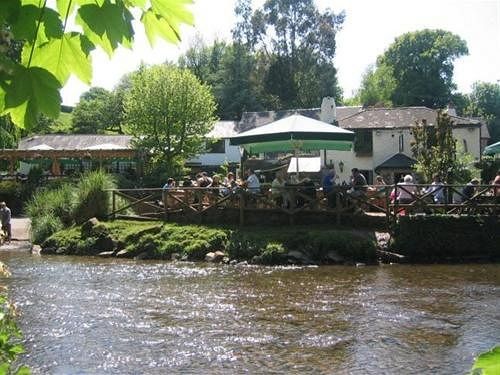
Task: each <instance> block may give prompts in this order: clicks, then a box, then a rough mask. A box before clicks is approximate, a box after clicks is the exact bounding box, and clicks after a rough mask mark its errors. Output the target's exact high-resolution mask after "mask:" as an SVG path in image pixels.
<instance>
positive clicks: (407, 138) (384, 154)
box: [320, 127, 481, 183]
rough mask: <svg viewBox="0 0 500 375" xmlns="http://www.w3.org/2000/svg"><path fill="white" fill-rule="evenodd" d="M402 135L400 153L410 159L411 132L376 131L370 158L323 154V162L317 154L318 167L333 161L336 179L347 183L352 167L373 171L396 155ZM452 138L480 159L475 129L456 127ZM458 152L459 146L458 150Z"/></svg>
mask: <svg viewBox="0 0 500 375" xmlns="http://www.w3.org/2000/svg"><path fill="white" fill-rule="evenodd" d="M400 136H403V150H402V153H403V154H405V155H407V156H409V157H413V154H412V152H411V143H412V142H413V141H414V138H413V132H412V129H380V130H374V131H373V155H372V156H356V154H355V153H354V151H326V160H325V158H324V153H323V152H321V153H320V155H321V165H325V164H326V165H329V164H330V162H333V164H334V166H335V170H336V172H337V175H338V176H339V180H338V181H337V183H342V181H346V182H349V177H350V175H351V169H352V168H358V169H362V170H374V169H375V168H376V167H377V166H379V165H380V164H382V163H383V162H384V161H385V160H387V159H388V158H390V157H391V156H393V155H394V154H397V153H399V152H400V149H399V139H400V138H399V137H400ZM453 136H454V138H455V139H456V140H457V145H462V144H463V140H464V139H465V140H466V142H467V149H468V152H469V153H470V154H471V155H472V156H474V157H475V158H477V159H478V158H479V157H480V153H481V151H480V132H479V128H478V127H477V128H456V129H454V130H453ZM458 149H459V150H460V149H461V148H460V147H459V148H458ZM340 161H342V162H343V163H344V171H343V172H340V168H339V162H340Z"/></svg>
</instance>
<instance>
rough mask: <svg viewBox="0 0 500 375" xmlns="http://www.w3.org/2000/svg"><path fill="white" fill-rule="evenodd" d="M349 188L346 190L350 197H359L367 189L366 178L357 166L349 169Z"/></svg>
mask: <svg viewBox="0 0 500 375" xmlns="http://www.w3.org/2000/svg"><path fill="white" fill-rule="evenodd" d="M351 173H352V175H351V189H350V190H349V191H348V193H349V195H350V196H351V197H361V196H363V195H364V194H365V192H366V189H367V186H366V185H367V183H366V178H365V176H363V174H362V173H361V172H360V171H359V169H358V168H353V169H351Z"/></svg>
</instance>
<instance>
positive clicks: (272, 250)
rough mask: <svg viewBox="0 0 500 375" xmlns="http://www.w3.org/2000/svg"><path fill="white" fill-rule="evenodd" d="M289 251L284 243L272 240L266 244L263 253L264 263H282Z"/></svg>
mask: <svg viewBox="0 0 500 375" xmlns="http://www.w3.org/2000/svg"><path fill="white" fill-rule="evenodd" d="M286 253H287V251H286V249H285V248H284V246H283V244H281V243H278V242H271V243H268V244H267V245H266V247H265V248H264V251H263V252H262V254H261V258H262V263H263V264H280V263H283V261H284V260H285V257H284V256H285V254H286Z"/></svg>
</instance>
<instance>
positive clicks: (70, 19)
mask: <svg viewBox="0 0 500 375" xmlns="http://www.w3.org/2000/svg"><path fill="white" fill-rule="evenodd" d="M55 3H56V6H55V7H51V6H50V5H48V4H47V0H39V1H33V0H7V1H6V4H5V5H4V4H2V7H1V8H0V25H4V26H3V28H2V29H5V30H6V31H7V32H6V33H3V32H2V33H0V39H2V38H3V39H2V40H0V44H2V45H4V44H6V45H10V44H11V43H13V42H14V41H15V40H19V41H23V47H22V52H21V61H16V60H14V59H12V58H11V57H10V56H9V54H8V49H1V50H0V115H10V117H11V119H12V121H13V122H14V123H15V124H16V125H17V126H18V127H21V128H25V127H27V128H29V127H31V126H32V125H33V124H34V123H35V121H36V118H37V117H38V115H39V114H40V113H43V114H45V115H47V116H49V117H53V118H55V117H57V116H58V115H59V112H60V105H61V96H60V89H61V88H62V87H63V86H64V85H65V84H66V82H67V81H68V79H69V77H70V76H71V75H74V76H76V77H77V78H79V79H80V80H81V81H83V82H85V83H87V84H90V82H91V81H92V60H91V56H90V53H91V51H93V50H95V49H96V48H100V49H102V50H104V51H105V52H106V53H107V54H108V56H110V57H111V56H112V55H113V53H114V52H115V51H116V49H117V48H119V47H121V46H123V47H127V48H131V47H132V45H133V41H134V29H133V27H132V21H133V20H134V16H133V14H136V13H139V14H140V21H141V22H142V24H143V26H144V29H145V32H146V35H147V37H148V40H149V42H150V44H151V45H152V44H153V43H154V42H155V41H156V39H157V38H160V39H164V40H167V41H169V42H172V43H177V42H179V41H180V25H181V24H187V25H193V22H194V20H193V15H192V13H191V11H190V10H189V9H188V6H189V5H190V4H191V3H192V0H94V1H89V0H57V1H56V2H55ZM136 11H137V12H136ZM71 24H77V25H79V26H81V29H82V31H70V32H68V31H67V26H68V25H71ZM2 31H3V30H2ZM4 35H5V37H4Z"/></svg>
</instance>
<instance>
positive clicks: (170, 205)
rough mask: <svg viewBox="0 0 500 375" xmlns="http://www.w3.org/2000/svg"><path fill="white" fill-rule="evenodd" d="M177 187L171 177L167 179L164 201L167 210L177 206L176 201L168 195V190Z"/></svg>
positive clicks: (164, 188) (163, 194)
mask: <svg viewBox="0 0 500 375" xmlns="http://www.w3.org/2000/svg"><path fill="white" fill-rule="evenodd" d="M175 187H176V182H175V180H174V179H173V178H172V177H170V178H169V179H167V182H166V183H165V185H163V192H162V199H163V205H164V207H166V208H173V207H174V206H175V199H174V198H173V197H172V196H171V195H170V194H169V193H168V190H171V189H173V188H175Z"/></svg>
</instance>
